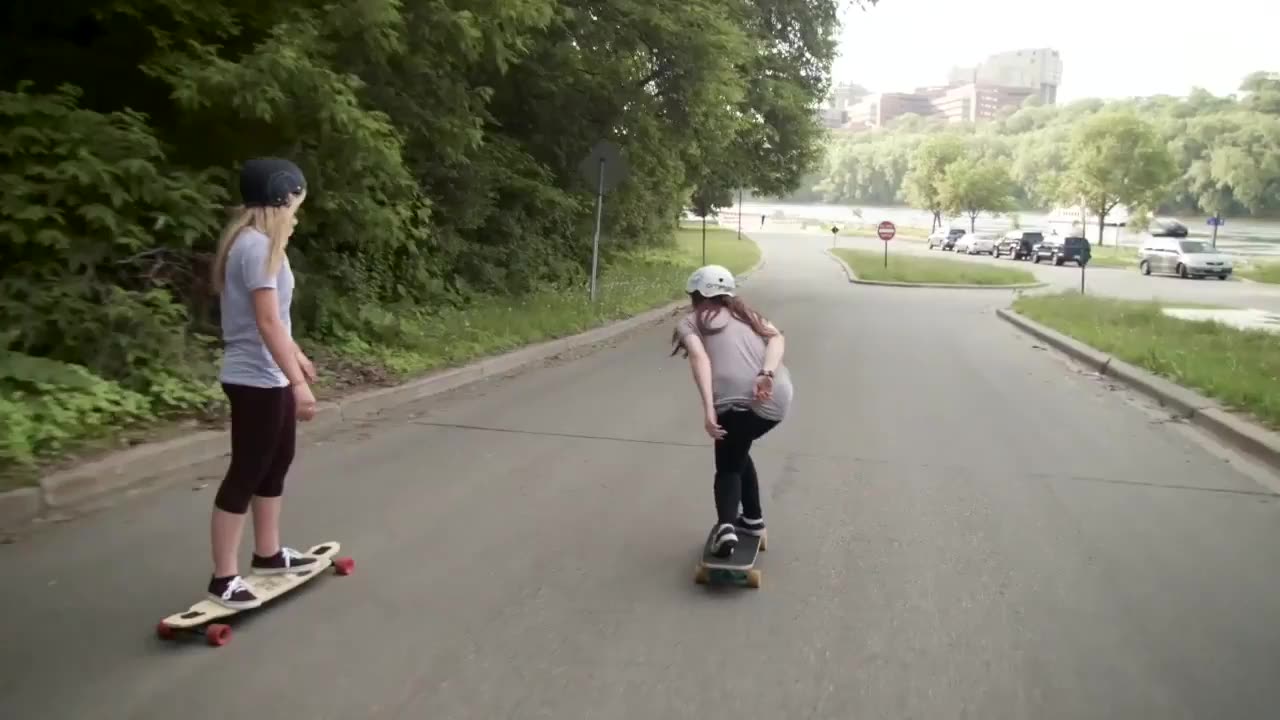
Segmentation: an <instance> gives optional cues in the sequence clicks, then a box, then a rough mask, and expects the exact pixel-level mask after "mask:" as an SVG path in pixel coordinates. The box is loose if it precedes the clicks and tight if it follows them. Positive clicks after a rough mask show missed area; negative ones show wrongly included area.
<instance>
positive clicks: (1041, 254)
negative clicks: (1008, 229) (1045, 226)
mask: <svg viewBox="0 0 1280 720" xmlns="http://www.w3.org/2000/svg"><path fill="white" fill-rule="evenodd" d="M1092 254H1093V253H1092V250H1091V249H1090V247H1089V241H1088V240H1087V239H1086V238H1082V237H1069V238H1063V239H1061V240H1059V239H1058V238H1056V237H1050V238H1049V239H1046V240H1045V241H1044V242H1042V243H1040V244H1039V245H1036V250H1035V254H1034V255H1032V257H1031V260H1032V262H1036V263H1038V262H1040V261H1041V260H1042V259H1045V258H1048V259H1050V260H1052V261H1053V264H1054V265H1061V264H1063V263H1066V262H1073V263H1075V264H1077V265H1079V266H1081V267H1084V266H1085V265H1086V264H1088V262H1089V258H1090V257H1091V256H1092Z"/></svg>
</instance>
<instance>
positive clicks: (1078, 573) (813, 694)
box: [0, 236, 1280, 720]
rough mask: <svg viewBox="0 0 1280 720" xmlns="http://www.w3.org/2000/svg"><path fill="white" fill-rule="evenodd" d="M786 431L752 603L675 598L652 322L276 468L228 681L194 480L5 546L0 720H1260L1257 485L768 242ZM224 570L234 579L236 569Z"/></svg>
mask: <svg viewBox="0 0 1280 720" xmlns="http://www.w3.org/2000/svg"><path fill="white" fill-rule="evenodd" d="M762 240H763V242H764V245H765V247H766V248H767V258H768V265H767V266H766V268H765V270H764V271H763V272H762V273H761V274H759V275H758V276H757V277H756V278H753V279H752V280H751V282H750V283H749V284H748V286H747V288H746V294H747V297H748V298H749V299H750V300H751V301H752V302H753V303H755V304H757V305H758V306H759V307H760V308H762V309H763V310H765V311H766V312H767V313H768V314H769V315H770V316H771V317H772V318H773V319H774V320H775V321H776V322H777V323H778V324H779V325H780V326H781V327H782V328H783V329H784V330H786V331H787V333H788V343H789V348H788V354H787V359H788V364H789V365H790V367H791V368H792V371H793V373H794V376H795V379H796V385H797V400H796V404H795V406H794V409H793V414H792V416H791V417H790V418H789V419H788V420H787V422H786V423H785V424H784V425H783V426H782V427H780V428H779V429H778V430H777V431H775V433H774V434H772V435H770V436H768V437H767V438H765V439H764V440H763V441H762V442H761V443H760V445H758V446H757V447H758V449H757V451H756V453H755V457H756V462H757V465H758V467H759V469H760V472H761V474H762V477H763V482H764V495H765V513H766V518H767V521H768V523H769V527H770V532H771V542H770V550H769V552H767V553H765V554H764V555H763V556H762V559H761V563H760V567H761V569H762V570H763V573H764V587H763V588H761V589H759V590H749V589H736V590H729V591H712V590H708V589H707V588H705V587H702V586H698V585H695V584H694V582H693V569H694V563H695V560H696V558H697V556H698V553H699V549H700V548H699V546H700V543H701V542H702V540H703V537H704V535H705V533H706V531H707V529H708V527H709V525H710V523H711V522H712V520H713V511H712V494H711V451H710V448H709V445H708V441H707V439H706V438H705V436H704V435H703V434H702V433H701V428H700V419H699V415H698V412H697V403H696V401H695V399H694V398H695V396H694V394H693V393H692V385H691V382H690V378H689V372H688V370H687V365H686V364H684V363H683V361H681V360H679V359H676V358H668V357H667V350H668V347H669V346H668V339H669V335H670V326H667V327H663V328H658V329H654V330H651V331H645V332H642V333H639V334H637V335H635V336H633V337H631V338H629V339H626V340H624V341H621V342H619V343H617V344H616V345H615V346H614V347H610V348H606V349H603V350H602V351H600V352H598V353H596V354H592V355H589V356H586V357H582V358H579V359H576V360H571V361H568V362H563V363H559V364H555V365H551V366H547V367H544V368H539V369H536V370H533V371H530V372H528V373H525V374H522V375H519V376H516V377H513V378H508V379H502V380H497V381H493V382H490V383H488V384H485V385H482V386H476V387H473V388H470V389H465V390H462V391H459V392H457V393H454V394H452V395H450V396H448V397H446V398H442V399H437V400H434V401H426V402H422V403H419V404H417V405H415V406H413V407H409V408H405V409H404V410H403V411H398V412H395V413H392V414H390V415H388V416H387V417H384V418H381V419H379V420H378V421H376V422H372V423H369V424H367V425H366V426H363V427H360V428H355V429H349V430H345V431H342V432H340V433H338V434H336V435H334V436H333V437H331V438H328V439H326V440H325V441H324V442H323V443H321V444H311V445H309V446H307V447H304V448H302V450H301V454H300V459H299V463H298V464H297V465H296V466H295V468H296V469H295V472H294V474H293V475H292V478H291V481H290V487H289V492H290V496H289V503H288V505H287V508H286V518H285V520H286V525H287V527H288V528H289V530H290V532H289V534H288V538H287V541H288V542H290V543H291V544H293V545H295V546H307V545H310V544H311V543H313V542H318V541H321V540H329V539H337V540H339V541H341V542H342V543H343V544H344V546H345V547H344V549H345V550H348V551H349V552H350V553H351V554H352V555H354V556H355V557H356V559H357V563H358V565H357V568H356V573H355V575H353V576H351V577H348V578H339V577H326V578H321V579H318V580H317V581H315V582H313V583H311V584H309V586H308V587H307V588H306V589H305V590H304V591H302V592H300V593H297V594H295V595H294V596H292V597H289V598H287V599H284V600H282V601H280V602H279V603H278V604H277V605H275V606H273V607H268V608H265V609H263V610H260V611H258V612H256V613H254V614H252V615H248V616H244V617H242V618H241V619H239V620H237V621H235V623H234V624H235V629H236V636H235V638H234V639H233V640H232V642H231V644H230V645H228V646H226V647H223V648H218V649H214V648H209V647H206V646H204V645H203V644H200V643H192V644H189V645H175V644H168V643H162V642H161V641H159V640H157V639H155V638H154V635H153V632H152V629H153V627H154V625H155V623H156V621H157V620H158V619H159V618H161V617H162V616H164V615H166V614H168V613H170V612H173V611H175V610H178V609H181V608H184V607H186V606H187V605H189V604H190V603H191V602H193V601H195V600H197V599H198V596H199V595H200V593H201V591H202V590H203V585H204V583H205V581H206V579H207V572H208V567H209V564H208V560H207V554H208V551H207V540H206V534H207V513H208V508H209V504H210V502H211V501H212V491H213V486H212V485H210V486H209V487H204V488H202V489H198V490H195V491H193V488H200V486H201V484H202V483H214V484H216V482H217V477H218V475H219V474H220V472H221V471H222V465H221V464H220V463H214V464H210V465H208V466H205V467H203V468H198V469H197V470H196V471H193V473H192V476H191V478H190V479H188V480H184V481H183V482H180V483H178V484H176V485H175V486H172V487H171V488H168V489H164V490H157V491H155V492H152V493H147V494H143V495H139V496H137V497H134V498H132V499H130V500H128V501H125V502H122V503H120V504H118V505H116V506H115V507H112V508H108V509H105V510H103V511H101V512H98V513H96V514H93V515H90V516H87V517H84V518H80V519H77V520H74V521H71V522H67V523H63V524H59V525H55V526H51V527H48V528H46V529H44V530H42V531H40V532H37V533H35V534H33V535H31V536H28V537H22V538H20V539H19V540H18V541H17V542H15V543H13V544H10V545H4V546H0V577H2V578H3V583H0V602H3V607H4V609H5V614H4V621H3V622H4V625H3V628H4V631H3V642H0V717H4V718H6V719H10V718H12V719H13V720H18V719H23V720H25V719H28V718H30V719H32V720H35V719H37V718H38V719H40V720H54V719H60V718H113V719H115V718H163V719H164V720H172V719H173V718H180V717H181V718H189V719H190V720H197V719H198V718H211V719H218V720H221V719H223V718H230V717H245V718H248V717H252V718H287V719H290V720H291V719H293V718H307V719H308V720H320V719H322V718H342V719H344V720H353V719H356V718H415V719H422V718H430V719H431V720H445V719H446V718H477V719H480V718H482V719H484V720H491V719H496V718H522V719H523V718H556V719H557V720H565V719H569V718H591V719H593V720H594V719H613V718H628V719H630V718H635V719H637V720H654V719H655V718H663V719H664V720H665V719H670V718H698V719H699V720H707V719H712V718H714V719H718V718H726V719H735V720H737V719H741V718H791V719H796V720H799V719H800V718H833V719H837V718H838V719H840V720H847V719H848V718H858V719H859V720H863V719H866V718H886V719H890V718H891V719H893V720H904V719H906V718H974V719H975V720H978V719H980V720H996V719H1000V718H1031V719H1035V720H1048V719H1051V718H1089V719H1090V720H1094V719H1098V718H1117V719H1123V720H1134V719H1136V718H1160V719H1161V720H1174V719H1176V718H1213V719H1214V720H1221V719H1225V718H1260V717H1269V716H1274V714H1275V709H1276V708H1277V707H1280V684H1277V683H1276V682H1275V678H1276V677H1278V676H1280V653H1277V652H1276V647H1277V646H1280V642H1278V641H1280V630H1278V628H1280V580H1278V578H1280V572H1278V571H1277V570H1276V568H1278V567H1280V506H1278V505H1277V502H1276V499H1277V495H1276V494H1275V492H1273V488H1276V487H1280V484H1277V482H1276V479H1275V478H1274V477H1271V476H1268V475H1263V474H1260V473H1258V472H1256V470H1255V469H1251V468H1249V467H1248V466H1247V465H1245V464H1242V463H1241V462H1239V461H1238V460H1233V459H1231V458H1230V456H1227V455H1224V454H1222V453H1220V452H1218V451H1216V450H1214V449H1213V448H1212V446H1211V445H1208V444H1207V443H1205V442H1203V441H1202V440H1200V439H1199V436H1198V435H1196V434H1195V433H1194V431H1192V430H1190V429H1188V428H1186V427H1184V426H1181V425H1179V424H1177V423H1171V422H1167V418H1164V417H1163V416H1161V415H1160V414H1159V413H1158V412H1157V411H1155V410H1153V409H1151V408H1149V407H1146V406H1144V405H1142V404H1141V403H1138V402H1136V401H1134V400H1133V399H1131V398H1129V397H1127V395H1126V394H1125V393H1123V392H1121V391H1116V390H1113V389H1110V388H1109V387H1108V386H1107V385H1106V384H1104V383H1103V382H1101V381H1099V380H1098V379H1096V378H1092V377H1089V376H1087V375H1083V374H1080V373H1078V372H1075V371H1074V370H1073V369H1072V367H1071V366H1070V365H1069V364H1067V363H1066V362H1065V361H1063V360H1062V359H1061V358H1059V357H1058V356H1056V355H1054V354H1053V353H1050V352H1047V351H1045V350H1043V349H1039V348H1036V347H1035V346H1034V345H1033V343H1032V342H1031V341H1029V340H1028V339H1027V338H1025V337H1024V336H1022V335H1019V334H1018V333H1017V332H1016V331H1015V330H1014V329H1013V328H1011V327H1010V326H1008V325H1006V324H1005V323H1003V322H1001V321H999V320H998V319H997V318H995V317H994V314H993V310H994V309H995V308H996V307H998V306H1001V305H1003V304H1005V303H1006V302H1007V301H1008V298H1009V294H1008V293H1007V292H1005V291H948V290H938V291H933V290H919V289H895V288H870V287H862V286H853V285H850V284H848V283H847V282H845V280H844V278H843V276H842V274H841V273H840V272H839V270H838V268H837V267H836V265H835V264H834V263H832V262H831V261H830V260H829V259H828V258H826V257H824V256H823V255H822V253H821V248H822V247H823V244H822V243H821V242H820V241H812V240H809V241H806V240H803V239H800V238H797V237H796V236H781V237H773V236H767V237H764V238H762ZM246 552H247V547H246Z"/></svg>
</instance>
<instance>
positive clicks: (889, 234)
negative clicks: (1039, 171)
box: [876, 220, 898, 267]
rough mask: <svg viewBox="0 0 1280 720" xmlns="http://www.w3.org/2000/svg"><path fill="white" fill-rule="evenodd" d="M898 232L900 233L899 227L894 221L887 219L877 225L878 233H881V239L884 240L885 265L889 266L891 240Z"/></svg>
mask: <svg viewBox="0 0 1280 720" xmlns="http://www.w3.org/2000/svg"><path fill="white" fill-rule="evenodd" d="M897 234H898V229H897V228H896V227H894V226H893V223H891V222H889V221H888V220H885V221H884V222H882V223H880V224H879V225H877V226H876V235H879V236H880V239H881V240H883V241H884V266H885V267H889V241H890V240H892V239H893V236H894V235H897Z"/></svg>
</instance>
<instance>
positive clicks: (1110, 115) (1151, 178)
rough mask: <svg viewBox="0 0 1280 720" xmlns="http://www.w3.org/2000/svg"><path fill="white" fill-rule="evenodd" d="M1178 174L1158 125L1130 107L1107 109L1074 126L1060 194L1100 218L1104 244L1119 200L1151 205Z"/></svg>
mask: <svg viewBox="0 0 1280 720" xmlns="http://www.w3.org/2000/svg"><path fill="white" fill-rule="evenodd" d="M1176 175H1177V168H1176V167H1175V166H1174V164H1173V156H1172V154H1171V153H1170V152H1169V149H1168V148H1167V147H1166V145H1165V143H1164V142H1162V141H1161V139H1160V137H1159V136H1158V135H1157V134H1156V131H1155V128H1154V127H1152V126H1151V125H1150V124H1149V123H1147V122H1145V121H1143V120H1142V119H1141V118H1139V117H1138V116H1137V115H1135V114H1134V113H1133V112H1132V111H1128V110H1118V111H1108V112H1102V113H1098V114H1096V115H1094V116H1092V117H1090V118H1089V119H1088V120H1086V121H1084V122H1082V123H1080V124H1079V125H1077V126H1076V127H1075V130H1074V132H1073V136H1072V139H1071V145H1070V147H1069V149H1068V151H1067V169H1066V172H1065V173H1064V174H1063V176H1062V179H1061V181H1060V182H1059V184H1058V188H1057V193H1058V196H1059V199H1061V200H1063V201H1064V202H1068V203H1069V202H1071V201H1079V203H1080V205H1081V206H1082V207H1084V208H1086V209H1087V210H1088V211H1089V212H1091V213H1093V214H1094V215H1095V216H1096V217H1097V218H1098V244H1099V245H1101V244H1102V241H1103V230H1104V229H1105V227H1106V218H1107V215H1108V214H1109V213H1110V212H1111V211H1112V210H1113V209H1115V207H1116V206H1117V205H1119V204H1121V203H1124V204H1125V205H1127V206H1129V207H1131V208H1134V209H1136V210H1139V211H1141V210H1145V209H1147V208H1151V207H1152V206H1154V205H1155V204H1156V203H1158V202H1159V200H1160V198H1161V197H1162V196H1163V195H1164V194H1165V193H1166V191H1167V189H1168V186H1169V184H1170V183H1171V182H1172V181H1173V179H1174V178H1175V177H1176Z"/></svg>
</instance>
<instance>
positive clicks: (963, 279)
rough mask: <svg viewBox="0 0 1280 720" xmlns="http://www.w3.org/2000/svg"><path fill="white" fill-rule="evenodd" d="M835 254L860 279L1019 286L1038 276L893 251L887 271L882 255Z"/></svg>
mask: <svg viewBox="0 0 1280 720" xmlns="http://www.w3.org/2000/svg"><path fill="white" fill-rule="evenodd" d="M833 252H835V253H836V254H837V255H839V256H840V258H841V259H842V260H844V261H845V262H846V263H848V264H849V267H850V268H853V274H854V275H857V276H858V279H859V280H877V281H881V282H908V283H939V284H946V285H1019V284H1023V283H1034V282H1035V281H1036V277H1035V275H1033V274H1031V272H1030V271H1027V270H1023V269H1021V268H1011V267H998V266H994V265H983V264H979V263H973V262H966V261H964V260H944V259H941V258H924V257H918V256H914V255H905V254H902V253H898V254H894V252H893V248H889V267H887V268H886V267H884V254H883V253H881V252H876V251H874V250H847V249H843V248H841V249H837V250H835V251H833Z"/></svg>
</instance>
